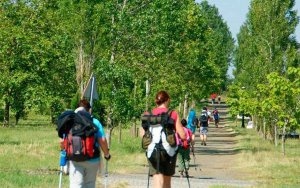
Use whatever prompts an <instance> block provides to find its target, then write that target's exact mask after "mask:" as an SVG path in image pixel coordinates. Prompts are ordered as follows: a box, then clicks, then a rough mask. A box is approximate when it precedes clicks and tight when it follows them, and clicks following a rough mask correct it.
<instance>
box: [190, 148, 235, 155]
mask: <svg viewBox="0 0 300 188" xmlns="http://www.w3.org/2000/svg"><path fill="white" fill-rule="evenodd" d="M194 152H195V154H199V155H235V154H237V153H239V152H241V149H238V148H234V149H232V148H229V149H211V148H208V149H205V150H204V149H197V148H195V151H194Z"/></svg>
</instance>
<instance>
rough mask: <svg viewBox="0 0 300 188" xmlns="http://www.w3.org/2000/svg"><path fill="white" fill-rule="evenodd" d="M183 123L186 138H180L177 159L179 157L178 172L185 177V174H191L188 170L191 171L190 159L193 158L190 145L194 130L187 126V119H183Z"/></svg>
mask: <svg viewBox="0 0 300 188" xmlns="http://www.w3.org/2000/svg"><path fill="white" fill-rule="evenodd" d="M181 124H182V126H183V127H184V131H185V136H186V140H183V141H182V140H181V139H178V143H179V144H178V145H179V146H178V155H177V159H178V172H179V174H180V177H183V176H184V174H185V175H186V176H189V175H188V171H189V167H190V160H191V157H190V152H191V150H190V147H191V142H192V131H191V130H190V129H188V128H186V126H187V122H186V120H185V119H182V120H181Z"/></svg>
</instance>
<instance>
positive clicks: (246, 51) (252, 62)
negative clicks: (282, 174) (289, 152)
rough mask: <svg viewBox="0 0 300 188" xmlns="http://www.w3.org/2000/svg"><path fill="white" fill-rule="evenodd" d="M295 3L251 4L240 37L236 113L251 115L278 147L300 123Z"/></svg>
mask: <svg viewBox="0 0 300 188" xmlns="http://www.w3.org/2000/svg"><path fill="white" fill-rule="evenodd" d="M294 5H295V1H294V0H274V1H260V0H253V1H252V2H251V6H250V8H249V13H248V15H247V20H246V22H245V23H244V24H243V26H242V27H241V29H240V33H239V34H238V45H237V47H236V51H235V56H234V57H235V58H234V59H235V61H234V62H235V67H236V70H235V73H234V75H235V78H236V79H235V83H234V84H233V85H232V86H231V88H230V91H229V93H230V98H231V99H230V104H231V106H232V113H233V114H236V113H238V112H243V113H248V114H251V115H252V117H253V121H254V123H255V125H256V129H257V131H258V132H259V133H260V134H261V135H262V136H263V137H264V138H265V139H268V138H269V139H271V140H273V141H274V143H275V144H276V145H277V137H278V134H279V131H280V133H282V141H283V142H282V143H283V145H282V146H283V152H284V141H285V135H286V133H287V131H288V132H290V131H293V130H295V129H296V128H297V127H298V125H299V122H300V116H299V115H300V111H299V108H300V88H299V84H300V74H299V72H300V67H299V65H300V61H299V60H300V59H299V51H298V49H299V45H298V43H297V42H296V39H295V35H294V33H295V28H296V25H297V24H298V20H299V17H298V16H297V12H296V11H295V10H293V7H294Z"/></svg>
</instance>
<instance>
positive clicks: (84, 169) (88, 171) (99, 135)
mask: <svg viewBox="0 0 300 188" xmlns="http://www.w3.org/2000/svg"><path fill="white" fill-rule="evenodd" d="M80 111H86V112H89V113H91V106H90V103H89V102H88V101H87V100H85V99H83V100H80V102H79V104H78V108H77V109H76V110H75V112H76V113H77V112H80ZM93 123H94V124H95V125H96V126H97V128H98V131H97V132H96V133H95V145H96V147H99V150H102V152H103V153H104V158H105V159H106V160H109V159H110V158H111V155H110V153H109V149H108V144H107V141H106V138H105V133H104V129H103V126H102V124H101V123H100V121H99V120H97V119H96V118H93ZM60 146H61V149H63V148H64V146H63V140H61V141H60ZM99 167H100V157H96V158H92V159H89V160H86V161H80V162H76V161H72V160H70V161H69V180H70V188H83V187H87V188H95V187H96V177H97V172H98V170H99Z"/></svg>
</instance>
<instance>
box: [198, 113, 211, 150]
mask: <svg viewBox="0 0 300 188" xmlns="http://www.w3.org/2000/svg"><path fill="white" fill-rule="evenodd" d="M209 119H210V117H209V114H208V112H207V108H206V107H203V109H202V112H201V114H200V117H199V121H200V140H201V145H204V146H206V141H207V133H208V121H209Z"/></svg>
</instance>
